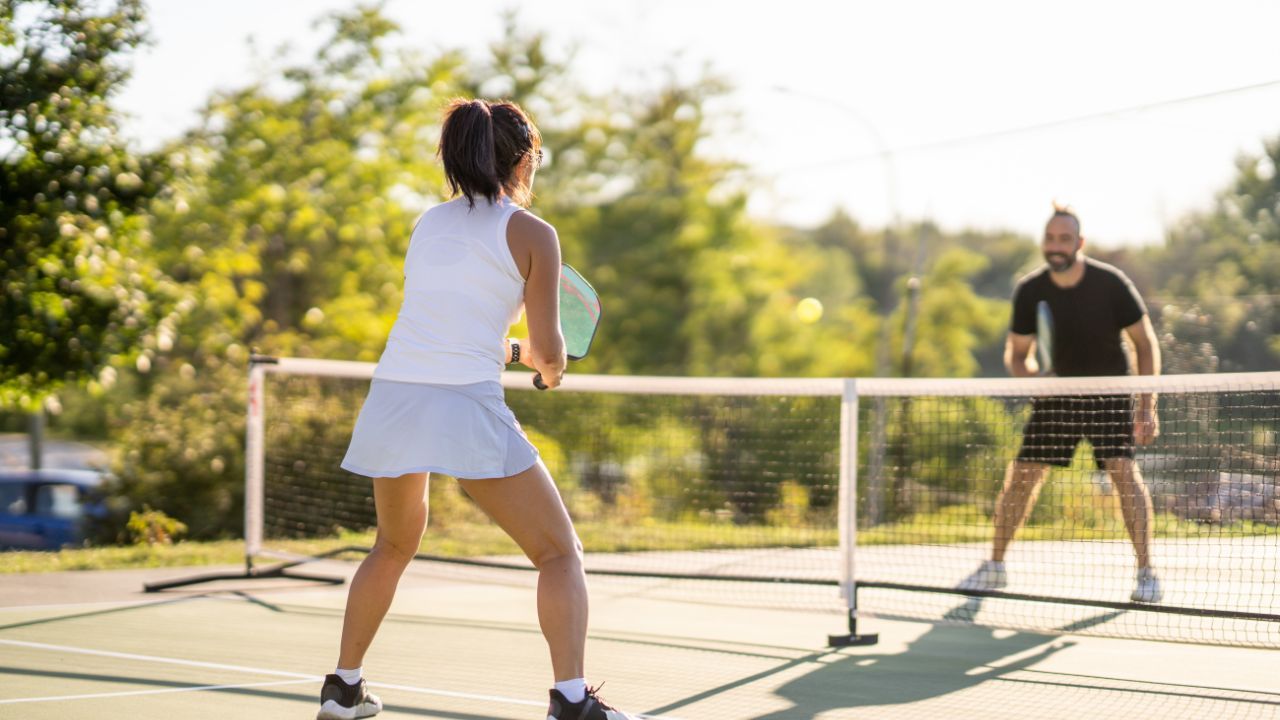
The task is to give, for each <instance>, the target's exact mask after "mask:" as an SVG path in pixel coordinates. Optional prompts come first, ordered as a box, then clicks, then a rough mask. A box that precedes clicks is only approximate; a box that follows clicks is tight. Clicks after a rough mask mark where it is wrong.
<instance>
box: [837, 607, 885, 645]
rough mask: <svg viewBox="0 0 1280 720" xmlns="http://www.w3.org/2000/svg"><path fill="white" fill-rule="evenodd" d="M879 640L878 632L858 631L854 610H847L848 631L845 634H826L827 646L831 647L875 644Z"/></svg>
mask: <svg viewBox="0 0 1280 720" xmlns="http://www.w3.org/2000/svg"><path fill="white" fill-rule="evenodd" d="M879 642H880V633H860V632H858V619H857V618H856V617H854V611H853V610H850V611H849V632H848V634H846V635H828V636H827V646H828V647H833V648H842V647H857V646H859V645H876V644H878V643H879Z"/></svg>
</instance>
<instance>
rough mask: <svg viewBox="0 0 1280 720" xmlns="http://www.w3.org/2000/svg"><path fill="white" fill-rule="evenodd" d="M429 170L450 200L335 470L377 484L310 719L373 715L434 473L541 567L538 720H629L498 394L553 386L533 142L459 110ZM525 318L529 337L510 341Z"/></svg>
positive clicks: (417, 255)
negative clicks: (384, 651) (543, 707)
mask: <svg viewBox="0 0 1280 720" xmlns="http://www.w3.org/2000/svg"><path fill="white" fill-rule="evenodd" d="M440 157H441V159H442V160H443V162H444V171H445V177H446V179H447V180H448V183H449V189H450V191H451V193H452V194H453V195H455V196H456V197H455V198H454V199H453V200H450V201H448V202H446V203H443V204H441V205H438V206H436V207H434V208H432V209H430V210H428V211H427V212H426V213H425V214H424V215H423V216H422V218H421V219H420V220H419V221H418V224H417V226H416V227H415V228H414V230H413V234H412V236H411V238H410V241H409V250H408V253H407V255H406V257H405V287H404V303H403V305H402V306H401V308H400V314H399V316H398V317H397V318H396V322H395V325H394V326H393V327H392V329H391V335H390V337H389V338H388V339H387V346H386V349H385V350H384V351H383V354H382V357H381V359H380V360H379V361H378V366H377V368H376V369H375V370H374V373H373V382H372V383H371V385H370V388H369V394H368V397H367V398H366V399H365V402H364V406H363V407H362V408H361V410H360V416H359V419H358V420H357V421H356V425H355V430H354V431H353V433H352V437H351V445H350V447H349V448H348V450H347V455H346V458H345V459H344V460H343V461H342V467H343V468H345V469H347V470H349V471H351V472H353V473H357V474H360V475H366V476H368V477H371V478H373V497H374V505H375V507H376V510H377V517H378V532H377V539H376V541H375V542H374V547H373V551H372V552H370V553H369V555H368V557H366V558H365V560H364V562H362V563H361V564H360V569H359V570H358V571H357V572H356V574H355V578H354V579H352V581H351V591H350V594H349V596H348V598H347V609H346V617H345V620H344V622H343V627H342V645H341V649H340V652H339V655H338V666H337V670H336V671H335V672H334V673H333V674H332V675H329V676H327V677H326V678H325V682H324V687H323V688H322V689H321V691H320V703H321V708H320V713H319V715H318V716H317V720H339V719H341V720H351V719H352V718H363V717H370V716H372V715H375V714H377V713H378V711H379V710H381V709H382V702H381V701H380V700H379V699H378V698H377V696H375V695H373V694H371V693H369V692H368V690H367V689H366V687H365V682H364V680H363V679H362V678H361V665H362V663H363V660H364V655H365V652H366V651H367V650H368V648H369V644H370V643H371V642H372V641H373V636H374V634H375V633H376V632H377V630H378V626H379V625H380V624H381V622H382V618H383V616H385V615H386V612H387V608H388V607H389V606H390V605H391V599H392V597H393V596H394V595H395V591H396V585H397V583H398V582H399V580H400V576H401V574H402V573H403V572H404V569H405V567H406V566H407V565H408V564H409V561H410V560H412V559H413V556H414V554H415V553H416V552H417V551H418V546H419V543H420V542H421V541H422V534H423V531H424V530H425V528H426V524H427V478H428V477H429V475H430V474H431V473H433V472H435V473H443V474H446V475H452V476H454V477H456V478H459V479H460V481H461V484H462V487H463V489H464V490H465V491H466V493H467V494H468V495H470V496H471V498H472V499H473V500H474V501H475V502H476V504H477V505H479V506H480V507H481V508H482V509H483V510H484V511H485V512H486V513H487V514H488V515H489V517H491V518H493V520H494V521H495V522H496V523H497V524H498V525H499V526H501V527H502V529H503V530H505V531H506V532H507V534H508V535H510V536H511V538H512V539H513V540H515V541H516V543H517V544H519V545H520V548H521V549H522V550H523V551H524V553H525V554H526V555H527V556H528V557H529V560H530V561H532V562H533V564H534V565H535V566H536V567H537V569H538V622H539V624H540V625H541V627H542V634H543V635H544V636H545V637H546V640H547V645H548V646H549V648H550V650H551V666H552V671H553V672H554V675H555V685H554V687H553V688H552V689H551V691H550V693H551V706H550V709H549V710H548V711H547V716H548V720H567V719H570V718H571V719H572V720H630V718H631V717H632V716H630V715H627V714H625V713H622V712H619V711H617V710H614V709H613V708H611V707H609V706H608V705H607V704H605V703H604V701H602V700H601V699H600V698H599V697H598V696H597V695H596V693H595V691H594V690H593V689H591V688H588V687H587V685H586V681H585V680H584V679H583V677H584V674H583V652H584V647H585V644H586V636H587V588H586V578H585V576H584V574H583V569H582V545H581V543H580V542H579V541H578V536H577V533H576V532H575V531H574V528H573V523H572V522H571V521H570V519H569V513H568V511H567V510H566V509H565V506H564V503H563V501H562V500H561V498H560V494H559V492H558V491H557V490H556V486H555V484H554V483H553V482H552V480H551V476H550V474H549V473H548V472H547V468H546V466H545V465H544V464H543V463H542V461H541V460H540V459H539V457H538V451H537V450H536V449H535V448H534V447H533V445H532V444H530V442H529V439H528V438H527V437H526V436H525V434H524V432H523V431H522V430H521V429H520V424H519V423H518V422H516V419H515V416H514V415H513V414H512V413H511V410H510V409H508V408H507V405H506V402H505V401H504V399H503V393H502V386H501V384H500V383H499V378H500V375H501V372H502V369H503V366H504V365H505V364H507V363H511V362H520V363H523V364H525V365H527V366H529V367H531V368H533V369H535V370H537V371H538V372H540V373H541V374H542V378H543V382H544V383H546V385H547V386H548V387H551V388H554V387H556V386H557V385H559V384H560V380H561V377H562V376H563V375H564V369H565V350H564V338H563V337H562V336H561V334H560V319H559V282H560V243H559V239H558V238H557V236H556V231H555V228H553V227H551V226H550V225H548V224H547V223H545V222H543V221H542V220H540V219H538V218H537V217H535V216H533V215H532V214H530V213H529V212H528V211H527V210H525V206H527V205H528V203H529V201H530V199H531V197H532V186H533V176H534V172H535V171H536V170H537V167H538V164H539V163H540V162H541V159H542V138H541V136H540V134H539V133H538V130H537V128H535V127H534V126H533V123H531V122H530V121H529V119H528V117H526V115H525V114H524V112H523V111H522V110H521V109H520V108H519V107H518V106H516V105H515V104H513V103H509V102H495V103H489V102H486V101H483V100H471V101H465V100H456V101H454V102H453V103H452V104H451V105H450V106H449V108H448V110H447V112H446V114H445V119H444V126H443V129H442V131H441V136H440ZM522 305H523V306H524V308H525V311H526V313H527V314H528V324H529V339H528V341H525V342H521V341H517V340H507V339H506V334H507V330H508V329H509V327H510V325H511V323H512V322H514V321H515V320H516V319H518V318H519V317H520V309H521V306H522Z"/></svg>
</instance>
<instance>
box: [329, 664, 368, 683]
mask: <svg viewBox="0 0 1280 720" xmlns="http://www.w3.org/2000/svg"><path fill="white" fill-rule="evenodd" d="M361 670H364V666H363V665H361V666H360V667H358V668H356V669H354V670H343V669H342V668H338V669H337V670H334V671H333V674H334V675H337V676H338V677H340V678H342V682H344V683H346V684H348V685H355V684H356V683H358V682H360V671H361Z"/></svg>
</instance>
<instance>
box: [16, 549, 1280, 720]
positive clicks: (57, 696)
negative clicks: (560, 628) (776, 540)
mask: <svg viewBox="0 0 1280 720" xmlns="http://www.w3.org/2000/svg"><path fill="white" fill-rule="evenodd" d="M0 557H2V556H0ZM354 570H355V563H354V562H344V561H333V562H325V563H316V564H315V565H313V566H310V567H309V568H308V571H309V572H320V573H330V574H337V575H343V576H348V577H349V576H350V574H351V573H352V572H354ZM206 571H207V569H202V568H201V569H195V570H194V571H192V570H185V569H165V570H153V571H120V572H80V573H55V574H46V575H0V718H33V719H36V718H60V719H61V718H92V719H93V720H108V719H110V718H188V719H198V718H210V719H212V718H228V717H237V718H311V717H314V714H315V710H316V707H317V706H316V700H315V698H316V695H317V692H318V689H319V684H320V678H321V676H322V675H323V674H324V673H326V672H330V671H331V670H332V667H333V662H334V659H335V655H336V647H337V641H338V635H339V631H340V628H341V622H342V607H343V604H344V602H345V598H346V587H345V586H321V585H317V584H308V583H305V582H299V581H290V580H278V579H277V580H259V581H233V582H221V583H217V584H212V585H206V586H193V587H190V588H186V589H182V590H173V591H168V592H165V593H160V594H151V595H147V594H143V593H142V592H141V584H142V582H143V581H147V580H159V579H163V578H169V577H180V576H183V575H187V574H192V573H193V572H194V573H202V572H206ZM669 585H670V581H659V580H622V579H608V578H605V579H598V578H593V579H592V580H591V588H592V623H591V627H592V629H591V635H590V640H589V645H588V679H589V681H590V682H591V683H593V684H597V683H600V682H602V681H605V682H607V684H606V686H605V688H604V691H603V692H602V695H603V696H604V697H605V698H606V699H608V700H609V701H610V702H611V703H614V704H616V705H618V706H619V707H622V708H624V709H626V710H628V711H632V712H638V713H645V714H647V715H648V716H650V717H662V718H672V719H675V718H680V719H684V720H690V719H695V718H696V719H699V720H705V719H716V720H734V719H737V718H744V719H745V718H755V719H763V718H768V719H770V720H781V719H783V718H797V719H799V718H822V719H834V718H895V719H897V718H930V719H932V718H981V719H982V720H990V719H991V718H1034V719H1035V720H1048V719H1050V718H1072V719H1073V720H1074V719H1076V718H1081V717H1088V718H1111V717H1116V718H1120V717H1123V718H1132V719H1137V718H1160V719H1161V720H1170V719H1172V718H1197V719H1200V718H1280V682H1277V677H1280V653H1278V652H1277V651H1275V650H1266V649H1242V648H1223V647H1207V646H1199V645H1190V644H1175V643H1163V642H1146V641H1135V640H1118V639H1110V638H1099V637H1076V636H1071V635H1065V634H1059V635H1052V634H1032V633H1021V632H1012V631H999V630H997V631H992V630H988V629H981V628H974V627H963V626H948V625H931V624H926V623H914V622H903V621H891V620H881V619H871V620H867V621H865V622H864V627H863V630H865V631H870V632H878V633H880V643H879V644H878V645H874V646H869V647H859V648H849V649H845V650H840V651H832V650H829V649H827V648H826V647H825V639H826V635H827V634H828V633H832V632H839V631H840V630H842V629H843V618H842V617H841V616H839V615H838V614H829V613H824V612H813V611H802V610H798V609H795V610H792V609H779V608H762V607H751V605H752V604H753V603H752V598H751V596H750V591H749V590H735V592H734V593H733V594H732V595H733V596H734V597H733V598H732V600H730V594H729V593H725V592H722V591H720V590H712V591H708V592H706V593H698V592H693V593H690V594H688V596H687V597H686V598H685V599H683V600H678V599H672V598H673V597H674V596H675V595H676V594H675V593H672V592H670V590H671V588H670V587H669ZM739 587H740V586H739ZM534 597H535V596H534V585H533V576H532V575H531V574H528V573H521V572H516V571H488V570H484V571H482V570H471V569H458V568H453V567H449V566H442V565H435V564H431V563H415V564H414V565H413V566H412V567H410V569H409V570H408V572H407V573H406V575H405V579H404V582H403V583H402V585H401V590H400V593H399V595H398V596H397V599H396V603H395V605H394V606H393V608H392V611H391V614H390V616H389V617H388V618H387V621H386V623H385V625H384V626H383V630H382V632H381V634H380V635H379V637H378V638H377V640H376V642H375V644H374V646H373V649H372V651H371V653H370V655H369V657H368V658H367V660H366V662H365V672H366V676H367V677H368V678H369V679H370V681H371V683H373V684H374V686H375V688H376V691H378V692H380V694H381V695H382V696H383V699H384V701H385V702H386V705H387V709H386V710H385V711H384V712H383V714H382V715H381V716H380V717H385V718H397V717H403V718H411V717H416V718H454V719H458V720H472V719H475V720H480V719H482V718H497V719H507V718H511V719H518V718H525V719H529V720H541V719H542V718H544V717H545V715H544V714H543V713H544V710H545V706H546V700H545V698H546V687H547V685H548V683H549V681H550V670H549V662H548V660H547V654H546V649H545V646H544V644H543V641H542V637H541V635H540V633H539V631H538V625H537V618H536V614H535V607H534Z"/></svg>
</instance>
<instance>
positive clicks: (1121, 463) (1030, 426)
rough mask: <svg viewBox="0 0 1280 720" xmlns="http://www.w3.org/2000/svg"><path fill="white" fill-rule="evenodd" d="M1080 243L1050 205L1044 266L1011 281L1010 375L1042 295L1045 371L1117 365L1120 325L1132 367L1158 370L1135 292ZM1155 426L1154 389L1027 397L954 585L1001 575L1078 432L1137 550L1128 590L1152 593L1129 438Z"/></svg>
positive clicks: (1120, 367)
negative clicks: (980, 537)
mask: <svg viewBox="0 0 1280 720" xmlns="http://www.w3.org/2000/svg"><path fill="white" fill-rule="evenodd" d="M1083 248H1084V237H1083V236H1081V234H1080V219H1079V218H1078V217H1077V216H1076V214H1075V212H1073V211H1072V210H1071V209H1069V208H1067V207H1063V206H1059V205H1057V204H1055V205H1054V209H1053V216H1052V217H1050V218H1049V222H1048V224H1047V225H1046V226H1045V231H1044V240H1043V241H1042V243H1041V250H1042V251H1043V253H1044V259H1045V265H1044V266H1042V267H1041V268H1040V269H1038V270H1036V271H1035V272H1032V273H1031V274H1029V275H1027V276H1026V277H1024V278H1022V279H1021V280H1019V281H1018V284H1017V286H1016V287H1015V288H1014V291H1013V322H1012V326H1011V328H1010V330H1011V331H1010V333H1009V337H1008V340H1007V342H1006V345H1005V358H1004V359H1005V365H1006V366H1007V367H1008V368H1009V372H1011V373H1012V374H1013V375H1014V376H1016V377H1029V376H1033V375H1036V374H1037V373H1038V371H1039V368H1038V366H1037V364H1036V361H1035V359H1034V358H1033V355H1032V352H1033V347H1034V345H1035V338H1036V334H1035V333H1036V314H1037V306H1038V304H1039V303H1041V302H1044V303H1047V304H1048V306H1049V309H1050V311H1051V313H1052V316H1053V329H1054V335H1053V343H1052V348H1053V357H1052V366H1053V372H1054V374H1056V375H1061V376H1074V377H1080V376H1099V375H1125V374H1127V373H1128V371H1129V367H1128V366H1129V362H1128V358H1127V357H1126V355H1125V351H1124V348H1123V346H1122V344H1121V332H1123V333H1126V334H1127V335H1128V336H1129V340H1130V342H1131V343H1132V344H1133V347H1134V350H1135V351H1136V354H1137V363H1138V367H1137V371H1138V374H1140V375H1158V374H1160V348H1159V347H1158V345H1157V344H1156V337H1155V331H1154V330H1153V329H1152V327H1151V320H1150V319H1149V318H1148V316H1147V311H1146V307H1145V306H1144V305H1143V302H1142V298H1141V297H1139V296H1138V292H1137V290H1135V289H1134V287H1133V284H1132V283H1131V282H1129V278H1127V277H1125V275H1124V273H1122V272H1120V270H1118V269H1116V268H1114V267H1112V266H1110V265H1107V264H1105V263H1101V262H1098V261H1097V260H1093V259H1091V258H1088V257H1085V256H1084V255H1083V254H1082V253H1081V250H1082V249H1083ZM1159 432H1160V427H1159V420H1158V419H1157V417H1156V397H1155V395H1154V394H1150V393H1145V394H1142V395H1140V396H1139V398H1138V401H1137V403H1136V406H1135V402H1134V398H1133V396H1131V395H1103V396H1069V397H1046V398H1037V399H1035V400H1034V401H1033V402H1032V410H1031V418H1030V419H1029V420H1028V421H1027V425H1026V427H1025V428H1024V429H1023V435H1022V447H1021V449H1020V450H1019V451H1018V456H1017V459H1015V460H1014V461H1013V462H1012V463H1011V464H1010V465H1009V468H1008V471H1007V472H1006V473H1005V480H1004V487H1003V489H1002V490H1001V491H1000V496H999V498H998V499H997V500H996V514H995V526H996V527H995V530H996V532H995V542H994V546H993V548H992V552H991V559H990V560H987V561H985V562H983V563H982V565H981V566H980V567H979V568H978V569H977V570H976V571H975V572H974V573H973V574H972V575H970V576H969V577H968V578H966V579H965V580H964V581H963V582H962V583H961V584H960V588H961V589H964V590H996V589H999V588H1002V587H1004V586H1005V585H1006V584H1007V577H1006V574H1005V566H1004V556H1005V552H1006V551H1007V550H1008V548H1009V543H1010V542H1012V540H1013V536H1014V535H1015V534H1016V533H1017V532H1018V529H1019V528H1021V527H1022V525H1023V523H1025V522H1026V519H1027V516H1028V515H1030V512H1031V507H1032V505H1034V504H1035V500H1036V496H1037V495H1039V493H1040V486H1041V484H1042V483H1043V482H1044V479H1045V477H1046V476H1047V475H1048V473H1049V468H1050V466H1058V467H1067V466H1069V465H1070V464H1071V458H1072V457H1073V456H1074V455H1075V450H1076V446H1077V445H1078V444H1079V443H1080V441H1081V440H1088V441H1089V444H1090V445H1092V446H1093V457H1094V462H1095V463H1096V464H1097V466H1098V469H1099V470H1105V471H1106V473H1107V474H1108V475H1109V476H1110V478H1111V483H1112V487H1114V488H1115V491H1116V493H1117V494H1118V495H1119V497H1120V509H1121V512H1122V514H1123V515H1124V524H1125V529H1126V530H1128V532H1129V538H1130V539H1131V540H1132V541H1133V550H1134V553H1135V554H1136V555H1137V559H1138V574H1137V583H1136V586H1135V588H1134V590H1133V593H1132V595H1130V598H1131V599H1132V600H1133V601H1134V602H1145V603H1154V602H1159V601H1160V598H1161V596H1162V594H1163V591H1162V589H1161V587H1160V580H1159V578H1157V577H1156V574H1155V571H1154V569H1153V568H1152V566H1151V536H1152V522H1153V520H1154V512H1153V510H1152V507H1151V494H1150V493H1149V492H1148V491H1147V486H1146V483H1145V482H1143V479H1142V474H1141V473H1140V472H1139V470H1138V467H1137V464H1136V463H1135V462H1134V444H1135V442H1136V443H1137V444H1143V445H1145V444H1147V443H1150V442H1151V441H1152V440H1154V439H1155V438H1156V436H1157V435H1158V434H1159Z"/></svg>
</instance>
